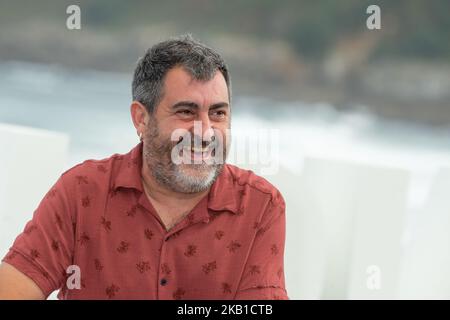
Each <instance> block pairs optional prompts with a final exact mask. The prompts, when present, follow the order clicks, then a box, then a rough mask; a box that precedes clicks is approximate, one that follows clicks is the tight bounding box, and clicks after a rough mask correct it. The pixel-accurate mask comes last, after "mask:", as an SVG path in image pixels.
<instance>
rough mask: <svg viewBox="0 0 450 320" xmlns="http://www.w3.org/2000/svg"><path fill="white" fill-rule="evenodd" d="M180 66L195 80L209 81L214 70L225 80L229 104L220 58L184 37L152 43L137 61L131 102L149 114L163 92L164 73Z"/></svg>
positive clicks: (225, 67) (229, 88) (224, 67)
mask: <svg viewBox="0 0 450 320" xmlns="http://www.w3.org/2000/svg"><path fill="white" fill-rule="evenodd" d="M176 66H182V67H183V68H184V69H185V70H186V71H187V72H189V74H190V75H191V76H192V77H193V78H194V79H196V80H200V81H208V80H211V79H212V78H213V77H214V75H215V74H216V72H217V71H220V72H221V73H222V75H223V77H224V78H225V82H226V84H227V87H228V97H229V99H230V101H231V81H230V76H229V73H228V67H227V66H226V64H225V61H224V60H223V58H222V57H221V56H220V55H219V54H218V53H217V52H216V51H214V50H213V49H211V48H209V47H207V46H206V45H204V44H202V43H200V42H198V41H197V40H194V39H193V38H192V36H191V35H184V36H181V37H178V38H174V39H170V40H167V41H163V42H160V43H157V44H155V45H154V46H153V47H151V48H150V49H148V50H147V52H146V53H145V55H144V56H143V57H142V58H140V59H139V61H138V63H137V66H136V69H135V71H134V76H133V84H132V95H133V100H135V101H139V102H140V103H142V104H143V105H144V106H145V107H146V108H147V111H148V112H149V113H150V114H152V113H153V112H154V110H155V107H156V106H157V105H158V104H159V102H160V101H161V99H162V97H163V95H164V92H163V88H164V77H165V75H166V74H167V72H168V71H169V70H170V69H172V68H174V67H176Z"/></svg>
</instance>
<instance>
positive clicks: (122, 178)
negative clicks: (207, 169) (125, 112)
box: [113, 142, 242, 214]
mask: <svg viewBox="0 0 450 320" xmlns="http://www.w3.org/2000/svg"><path fill="white" fill-rule="evenodd" d="M142 148H143V143H142V142H140V143H139V144H138V145H136V146H135V147H134V148H133V149H131V151H130V152H128V153H127V154H125V155H124V156H123V157H122V158H121V163H120V164H119V168H118V172H117V175H116V177H115V179H114V186H113V189H114V190H115V191H117V189H118V188H133V189H136V190H138V191H140V192H143V186H142V180H141V169H142ZM241 188H242V187H241V186H239V185H238V179H237V177H235V176H234V175H233V173H232V172H231V170H230V168H229V165H228V164H225V165H224V166H223V169H222V172H221V173H220V174H219V176H218V177H217V179H216V181H214V183H213V185H212V186H211V189H210V191H209V193H208V209H210V210H213V211H217V212H220V211H230V212H232V213H234V214H237V213H238V212H239V205H240V201H238V199H239V194H238V192H239V189H241Z"/></svg>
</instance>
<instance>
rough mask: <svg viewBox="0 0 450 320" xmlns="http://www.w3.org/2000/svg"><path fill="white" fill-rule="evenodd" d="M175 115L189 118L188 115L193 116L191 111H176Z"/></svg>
mask: <svg viewBox="0 0 450 320" xmlns="http://www.w3.org/2000/svg"><path fill="white" fill-rule="evenodd" d="M177 113H178V114H181V115H183V116H189V115H192V114H194V113H193V112H192V111H191V110H180V111H177Z"/></svg>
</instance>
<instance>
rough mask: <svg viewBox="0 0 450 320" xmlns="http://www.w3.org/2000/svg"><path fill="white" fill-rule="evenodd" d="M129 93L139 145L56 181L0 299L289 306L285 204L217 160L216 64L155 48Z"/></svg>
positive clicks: (219, 101)
mask: <svg viewBox="0 0 450 320" xmlns="http://www.w3.org/2000/svg"><path fill="white" fill-rule="evenodd" d="M132 91H133V102H132V103H131V108H130V111H131V117H132V120H133V124H134V126H135V128H136V130H137V134H138V136H139V137H140V140H141V142H140V143H139V144H138V145H137V146H136V147H135V148H134V149H132V150H131V151H130V152H129V153H127V154H124V155H119V154H114V155H112V156H111V157H110V158H107V159H103V160H87V161H85V162H83V163H81V164H79V165H77V166H75V167H73V168H71V169H70V170H68V171H66V172H65V173H63V174H62V175H61V177H60V178H59V179H58V181H57V182H56V184H55V185H54V186H53V187H52V188H51V190H50V191H49V192H48V193H47V195H46V196H45V197H44V199H43V200H42V201H41V203H40V204H39V206H38V208H37V210H36V211H35V213H34V216H33V218H32V220H31V221H30V222H28V224H27V225H26V226H25V229H24V231H23V233H22V234H20V235H19V236H18V237H17V239H16V240H15V242H14V244H13V246H12V247H11V249H10V251H9V253H8V254H7V255H6V256H5V258H4V259H3V263H2V265H1V266H0V299H1V298H3V299H5V298H7V299H44V298H47V297H48V295H49V294H50V293H52V292H53V291H55V290H59V294H58V297H59V298H60V299H288V296H287V293H286V290H285V282H284V269H283V256H284V241H285V205H284V200H283V198H282V196H281V194H280V193H279V191H278V190H277V189H276V188H274V187H273V186H272V185H270V184H269V183H268V182H267V181H266V180H264V179H263V178H260V177H258V176H256V175H255V174H254V173H252V172H251V171H246V170H242V169H239V168H237V167H235V166H232V165H229V164H224V163H223V161H221V160H223V159H225V158H226V155H227V151H228V145H229V139H228V136H229V135H228V132H227V131H228V130H229V129H230V120H231V105H230V97H231V93H230V78H229V75H228V69H227V67H226V65H225V63H224V61H223V59H222V58H221V57H220V56H219V54H217V53H216V52H215V51H213V50H212V49H210V48H208V47H206V46H204V45H203V44H201V43H198V42H196V41H195V40H193V39H192V38H191V37H189V36H187V37H182V38H179V39H173V40H169V41H164V42H161V43H159V44H156V45H155V46H153V47H152V48H151V49H150V50H149V51H147V53H146V54H145V56H144V57H143V58H141V59H140V60H139V62H138V65H137V67H136V70H135V73H134V78H133V84H132ZM221 156H222V157H221Z"/></svg>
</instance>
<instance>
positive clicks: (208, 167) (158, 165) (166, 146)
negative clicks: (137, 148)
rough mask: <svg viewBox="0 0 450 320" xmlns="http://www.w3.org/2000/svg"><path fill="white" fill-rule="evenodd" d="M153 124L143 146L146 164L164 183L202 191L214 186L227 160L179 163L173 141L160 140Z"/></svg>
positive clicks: (178, 189) (176, 188)
mask: <svg viewBox="0 0 450 320" xmlns="http://www.w3.org/2000/svg"><path fill="white" fill-rule="evenodd" d="M149 127H150V130H149V132H148V134H147V137H146V139H145V142H146V143H144V148H143V153H144V165H146V166H147V167H148V169H149V171H150V172H151V174H152V176H153V177H154V178H155V180H156V181H157V182H158V183H159V184H160V185H162V186H164V187H165V188H167V189H169V190H172V191H175V192H180V193H198V192H202V191H205V190H207V189H208V188H210V187H211V186H212V184H213V183H214V181H215V180H216V179H217V177H218V176H219V175H220V173H221V172H222V169H223V166H224V164H223V163H220V164H206V163H202V164H195V163H194V164H175V163H174V162H172V160H171V151H172V148H173V142H172V141H171V140H168V141H162V142H160V141H159V138H160V137H159V130H158V126H157V124H156V123H154V122H153V123H151V124H149Z"/></svg>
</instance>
